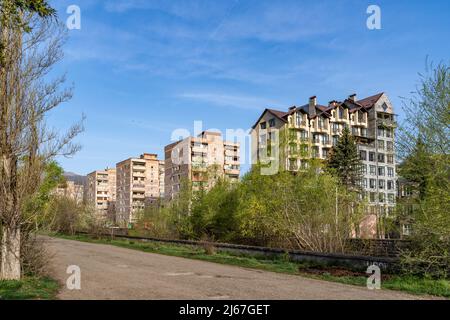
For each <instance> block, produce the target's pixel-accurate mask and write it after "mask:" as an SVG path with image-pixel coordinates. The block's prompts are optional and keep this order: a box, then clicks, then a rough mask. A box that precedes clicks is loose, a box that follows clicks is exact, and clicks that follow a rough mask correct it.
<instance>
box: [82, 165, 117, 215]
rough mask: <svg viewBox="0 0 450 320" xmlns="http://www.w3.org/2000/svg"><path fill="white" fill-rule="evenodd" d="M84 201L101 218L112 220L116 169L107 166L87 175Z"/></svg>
mask: <svg viewBox="0 0 450 320" xmlns="http://www.w3.org/2000/svg"><path fill="white" fill-rule="evenodd" d="M85 198H86V203H87V204H90V205H92V206H93V207H94V208H95V210H96V212H97V213H98V214H99V216H100V217H102V218H108V219H109V220H114V215H115V204H116V169H111V168H107V169H105V170H102V171H94V172H92V173H90V174H88V175H87V182H86V187H85Z"/></svg>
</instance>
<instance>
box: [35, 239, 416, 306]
mask: <svg viewBox="0 0 450 320" xmlns="http://www.w3.org/2000/svg"><path fill="white" fill-rule="evenodd" d="M42 240H43V241H44V242H45V245H46V247H47V248H48V249H49V251H50V252H51V253H52V255H53V257H52V258H51V265H52V273H53V275H54V277H55V278H56V279H58V280H59V281H61V283H63V284H65V283H66V280H67V278H68V277H69V276H70V275H69V274H67V273H66V270H67V267H68V266H70V265H76V266H79V267H80V269H81V290H68V289H67V287H66V286H65V285H64V289H62V290H61V292H60V294H59V298H60V299H71V300H72V299H82V300H90V299H101V300H110V299H113V300H114V299H145V300H150V299H245V300H246V299H258V300H259V299H263V300H264V299H370V300H373V299H402V300H403V299H418V298H420V297H418V296H414V295H408V294H405V293H400V292H396V291H388V290H375V291H372V290H368V289H366V288H363V287H355V286H349V285H344V284H338V283H333V282H326V281H320V280H313V279H308V278H304V277H301V276H295V275H287V274H280V273H274V272H267V271H260V270H253V269H247V268H241V267H236V266H227V265H221V264H216V263H210V262H204V261H199V260H191V259H185V258H178V257H170V256H164V255H159V254H152V253H145V252H140V251H135V250H130V249H124V248H119V247H114V246H109V245H102V244H91V243H84V242H78V241H71V240H63V239H56V238H49V237H43V238H42ZM422 298H423V297H422Z"/></svg>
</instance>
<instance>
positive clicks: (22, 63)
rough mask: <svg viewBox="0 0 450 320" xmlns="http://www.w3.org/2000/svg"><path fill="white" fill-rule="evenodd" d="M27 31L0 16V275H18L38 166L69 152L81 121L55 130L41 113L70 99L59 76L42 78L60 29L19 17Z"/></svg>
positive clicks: (57, 52)
mask: <svg viewBox="0 0 450 320" xmlns="http://www.w3.org/2000/svg"><path fill="white" fill-rule="evenodd" d="M23 19H24V20H25V21H26V22H27V24H28V25H30V26H31V32H24V31H23V30H22V29H21V28H19V27H17V26H15V24H14V23H13V22H12V21H8V19H4V17H2V19H1V51H0V52H1V57H0V64H1V65H0V229H1V230H2V233H1V237H2V240H1V264H0V267H1V269H0V279H20V277H21V273H22V270H21V252H20V248H21V238H24V237H23V236H22V235H23V233H24V232H29V230H30V224H32V222H33V221H34V217H35V215H37V214H39V212H30V210H27V202H28V201H30V200H31V198H32V196H33V195H34V194H35V193H36V191H37V190H38V188H39V185H40V182H41V181H42V175H43V168H44V166H45V164H46V163H48V161H50V160H51V159H52V158H54V157H55V156H57V155H71V154H73V153H75V152H76V151H77V150H78V149H79V146H78V145H75V144H72V140H73V138H74V137H75V136H76V135H77V134H78V133H79V132H81V131H82V123H81V122H80V123H78V124H76V125H74V126H72V127H71V128H70V129H69V131H68V132H67V133H66V134H65V135H62V136H61V135H58V134H57V133H56V132H54V131H51V130H48V129H47V128H46V126H45V118H46V114H47V113H48V112H49V111H51V110H53V109H54V108H56V107H57V106H58V105H60V104H61V103H62V102H65V101H67V100H68V99H70V98H71V95H72V93H71V90H62V91H60V89H59V88H60V86H61V84H63V82H64V80H65V79H64V77H60V78H57V79H56V80H53V81H50V82H48V81H46V80H47V78H48V75H49V72H50V70H51V68H52V66H53V65H54V64H55V63H57V62H58V61H59V60H60V59H61V58H62V50H61V48H62V44H63V42H64V40H65V34H64V33H65V31H64V29H63V28H62V27H61V26H60V25H58V24H57V23H56V22H55V21H51V20H42V19H39V18H38V17H36V16H35V15H32V14H30V15H28V16H24V17H23Z"/></svg>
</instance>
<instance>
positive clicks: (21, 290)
mask: <svg viewBox="0 0 450 320" xmlns="http://www.w3.org/2000/svg"><path fill="white" fill-rule="evenodd" d="M58 290H59V284H58V282H57V281H55V280H53V279H50V278H35V277H26V278H23V279H22V280H19V281H12V280H2V281H0V300H53V299H56V295H57V293H58Z"/></svg>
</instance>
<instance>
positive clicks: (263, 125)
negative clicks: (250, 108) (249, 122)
mask: <svg viewBox="0 0 450 320" xmlns="http://www.w3.org/2000/svg"><path fill="white" fill-rule="evenodd" d="M260 126H261V129H263V130H264V129H266V128H267V122H261V124H260Z"/></svg>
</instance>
